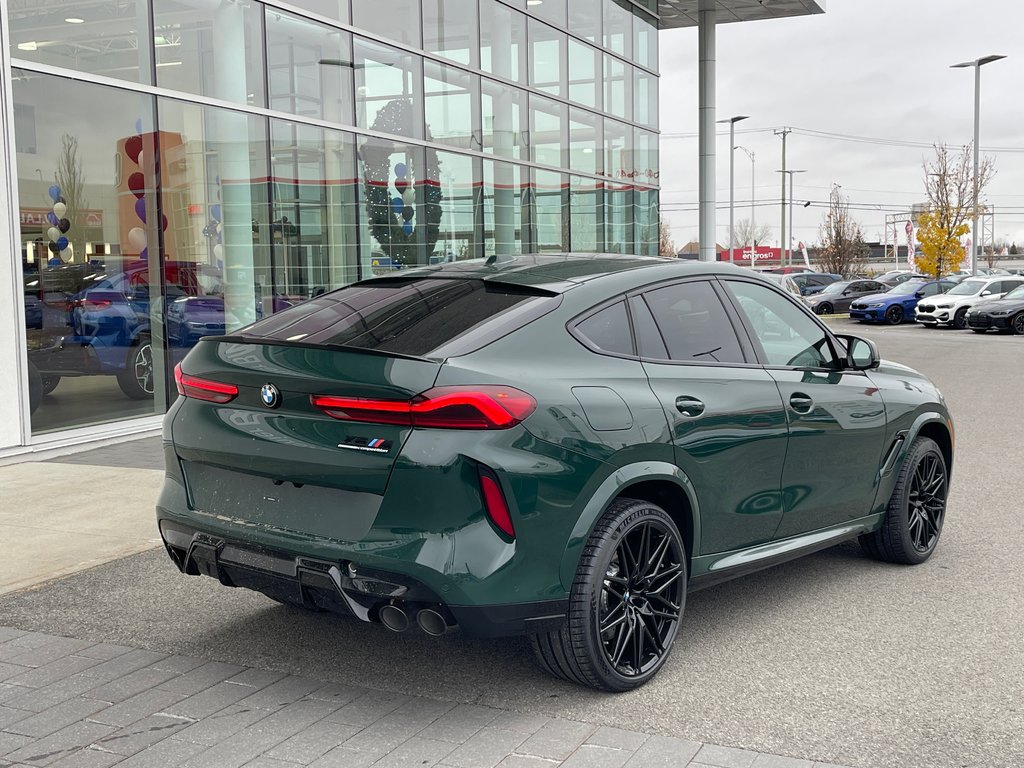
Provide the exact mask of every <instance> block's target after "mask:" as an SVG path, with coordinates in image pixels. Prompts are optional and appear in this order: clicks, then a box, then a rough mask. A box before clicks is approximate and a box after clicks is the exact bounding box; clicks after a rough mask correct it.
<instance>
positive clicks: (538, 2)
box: [526, 0, 566, 29]
mask: <svg viewBox="0 0 1024 768" xmlns="http://www.w3.org/2000/svg"><path fill="white" fill-rule="evenodd" d="M526 7H527V10H529V11H530V13H532V14H533V15H534V16H536V17H537V18H539V19H544V21H546V22H548V23H549V24H554V25H555V26H556V27H559V28H561V29H565V16H566V0H528V2H527V3H526Z"/></svg>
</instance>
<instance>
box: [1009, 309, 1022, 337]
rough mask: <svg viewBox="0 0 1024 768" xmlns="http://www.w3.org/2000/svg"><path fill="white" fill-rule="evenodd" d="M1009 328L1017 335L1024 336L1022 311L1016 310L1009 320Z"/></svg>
mask: <svg viewBox="0 0 1024 768" xmlns="http://www.w3.org/2000/svg"><path fill="white" fill-rule="evenodd" d="M1010 328H1011V329H1012V330H1013V332H1014V333H1016V334H1017V335H1018V336H1024V312H1018V313H1017V314H1016V315H1014V318H1013V320H1011V321H1010Z"/></svg>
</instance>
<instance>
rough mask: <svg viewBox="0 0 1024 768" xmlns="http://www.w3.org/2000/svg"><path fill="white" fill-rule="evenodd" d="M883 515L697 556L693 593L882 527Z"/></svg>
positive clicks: (694, 560)
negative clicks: (755, 544) (743, 547)
mask: <svg viewBox="0 0 1024 768" xmlns="http://www.w3.org/2000/svg"><path fill="white" fill-rule="evenodd" d="M881 519H882V515H880V514H878V515H869V516H868V517H862V518H860V519H859V520H854V521H851V522H849V523H846V524H844V525H837V526H833V527H831V528H823V529H821V530H820V531H813V532H811V533H805V534H802V535H800V536H794V537H792V538H789V539H783V540H781V541H770V542H768V543H767V544H759V545H758V546H756V547H750V548H749V549H741V550H736V551H733V552H720V553H718V554H714V555H702V556H700V557H695V558H693V562H692V563H691V564H690V572H691V573H692V574H693V575H692V576H691V577H690V584H689V590H688V591H689V592H697V591H699V590H701V589H705V588H707V587H711V586H714V585H715V584H721V583H722V582H725V581H729V580H731V579H735V578H737V577H739V576H745V575H747V574H748V573H755V572H756V571H761V570H764V569H765V568H771V567H773V566H776V565H781V564H782V563H785V562H788V561H790V560H795V559H796V558H798V557H803V556H804V555H809V554H811V553H812V552H817V551H819V550H822V549H828V548H829V547H833V546H835V545H836V544H840V543H842V542H844V541H847V540H849V539H853V538H856V537H857V536H860V535H861V534H864V533H870V532H871V531H873V530H875V529H876V528H877V527H878V524H879V523H880V522H881Z"/></svg>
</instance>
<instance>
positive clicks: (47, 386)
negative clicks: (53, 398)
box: [43, 374, 60, 395]
mask: <svg viewBox="0 0 1024 768" xmlns="http://www.w3.org/2000/svg"><path fill="white" fill-rule="evenodd" d="M58 384H60V376H55V375H53V374H49V375H46V376H43V394H44V395H48V394H50V393H51V392H53V390H55V389H56V388H57V385H58Z"/></svg>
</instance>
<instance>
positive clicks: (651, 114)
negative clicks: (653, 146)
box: [633, 69, 658, 128]
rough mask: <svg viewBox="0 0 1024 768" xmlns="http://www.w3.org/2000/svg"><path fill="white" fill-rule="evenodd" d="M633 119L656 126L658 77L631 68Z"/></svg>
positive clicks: (642, 123) (649, 125)
mask: <svg viewBox="0 0 1024 768" xmlns="http://www.w3.org/2000/svg"><path fill="white" fill-rule="evenodd" d="M633 119H634V120H635V121H636V122H638V123H640V124H641V125H646V126H648V127H650V128H656V127H657V126H658V78H657V77H655V76H654V75H652V74H649V73H647V72H644V71H643V70H642V69H634V70H633Z"/></svg>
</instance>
